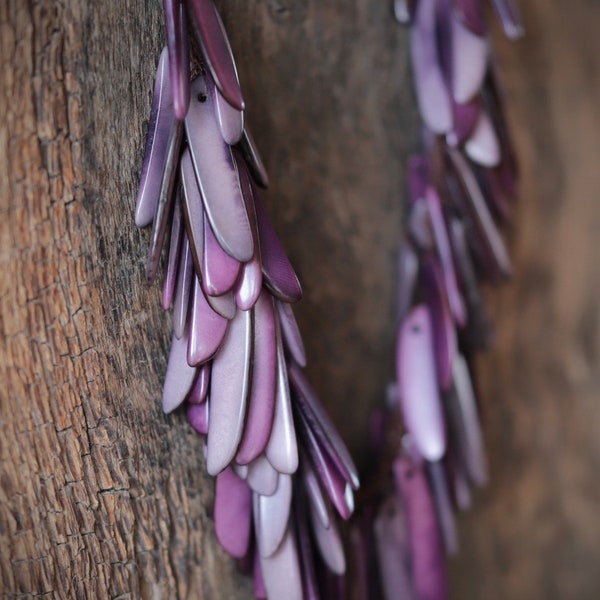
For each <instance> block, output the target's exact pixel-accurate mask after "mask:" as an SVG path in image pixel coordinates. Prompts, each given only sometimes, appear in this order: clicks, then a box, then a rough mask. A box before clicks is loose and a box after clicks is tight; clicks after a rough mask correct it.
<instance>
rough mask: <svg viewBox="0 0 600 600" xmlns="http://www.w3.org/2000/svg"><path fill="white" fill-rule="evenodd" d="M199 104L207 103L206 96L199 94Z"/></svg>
mask: <svg viewBox="0 0 600 600" xmlns="http://www.w3.org/2000/svg"><path fill="white" fill-rule="evenodd" d="M198 102H206V94H198Z"/></svg>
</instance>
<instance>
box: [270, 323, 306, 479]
mask: <svg viewBox="0 0 600 600" xmlns="http://www.w3.org/2000/svg"><path fill="white" fill-rule="evenodd" d="M276 343H277V346H276V348H277V387H276V393H275V410H274V414H273V427H272V429H271V436H270V438H269V442H268V444H267V447H266V449H265V454H266V456H267V458H268V459H269V462H270V463H271V464H272V465H273V466H274V467H275V468H276V469H277V470H278V471H279V472H280V473H294V472H295V471H296V469H297V468H298V445H297V441H296V429H295V426H294V418H293V414H292V401H291V396H290V388H289V382H288V375H287V366H286V362H285V355H284V352H283V342H282V339H281V329H280V327H279V324H278V323H277V321H276Z"/></svg>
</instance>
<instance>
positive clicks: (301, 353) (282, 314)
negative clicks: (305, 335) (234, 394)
mask: <svg viewBox="0 0 600 600" xmlns="http://www.w3.org/2000/svg"><path fill="white" fill-rule="evenodd" d="M275 307H276V308H277V314H278V315H279V322H280V323H281V331H282V333H283V341H284V343H285V347H286V348H287V349H288V351H289V353H290V354H291V356H292V358H293V359H294V360H295V361H296V363H297V364H298V365H299V366H301V367H302V368H304V367H306V351H305V349H304V342H303V341H302V335H301V333H300V329H299V328H298V323H296V318H295V317H294V310H293V308H292V307H291V306H290V305H289V304H288V303H287V302H281V301H280V300H275Z"/></svg>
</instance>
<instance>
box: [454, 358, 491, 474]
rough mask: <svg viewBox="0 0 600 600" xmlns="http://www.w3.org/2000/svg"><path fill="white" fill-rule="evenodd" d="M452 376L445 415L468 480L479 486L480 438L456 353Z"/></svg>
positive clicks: (465, 370) (465, 372)
mask: <svg viewBox="0 0 600 600" xmlns="http://www.w3.org/2000/svg"><path fill="white" fill-rule="evenodd" d="M452 377H453V383H454V394H452V395H451V396H450V398H449V409H450V410H449V413H450V416H451V418H452V420H453V423H454V427H455V429H456V431H457V434H458V435H457V438H458V440H459V444H460V446H461V448H462V450H463V458H464V462H465V466H466V468H467V471H468V474H469V477H470V478H471V480H472V481H473V482H474V483H476V484H477V485H479V486H483V485H485V484H486V483H487V479H488V473H487V462H486V458H485V449H484V444H483V437H482V434H481V427H480V423H479V415H478V411H477V403H476V401H475V394H474V392H473V384H472V383H471V376H470V375H469V367H468V366H467V363H466V361H465V359H464V358H463V357H462V356H461V355H460V354H459V355H458V356H457V357H456V359H455V361H454V366H453V369H452Z"/></svg>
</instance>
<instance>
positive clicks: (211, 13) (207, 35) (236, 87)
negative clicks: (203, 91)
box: [188, 0, 244, 110]
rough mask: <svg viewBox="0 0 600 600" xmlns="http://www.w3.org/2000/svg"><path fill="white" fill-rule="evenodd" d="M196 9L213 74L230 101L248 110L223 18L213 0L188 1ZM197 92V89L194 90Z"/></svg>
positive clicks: (194, 11)
mask: <svg viewBox="0 0 600 600" xmlns="http://www.w3.org/2000/svg"><path fill="white" fill-rule="evenodd" d="M188 4H189V6H190V8H191V9H192V14H193V16H194V23H195V25H196V28H197V32H198V40H199V42H200V44H201V45H202V51H203V54H204V58H206V62H207V63H208V67H209V69H210V72H211V75H212V76H213V79H214V80H215V83H216V84H217V86H218V88H219V90H221V93H222V94H223V96H225V98H227V101H228V102H229V103H230V104H231V105H232V106H234V107H235V108H237V109H238V110H244V98H243V96H242V90H241V89H240V82H239V80H238V76H237V70H236V68H235V60H234V58H233V53H232V51H231V46H230V45H229V40H228V38H227V34H226V33H225V28H224V27H223V22H222V21H221V17H220V16H219V13H218V12H217V9H216V8H215V5H214V3H213V1H212V0H188ZM192 93H193V92H192Z"/></svg>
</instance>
